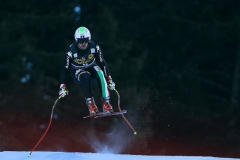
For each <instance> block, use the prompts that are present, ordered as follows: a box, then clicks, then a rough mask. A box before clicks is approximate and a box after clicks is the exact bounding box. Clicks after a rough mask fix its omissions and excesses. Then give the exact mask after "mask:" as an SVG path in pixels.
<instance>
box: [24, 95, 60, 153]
mask: <svg viewBox="0 0 240 160" xmlns="http://www.w3.org/2000/svg"><path fill="white" fill-rule="evenodd" d="M60 98H62V97H61V96H59V97H58V99H57V100H56V101H55V103H54V105H53V107H52V113H51V117H50V121H49V123H48V127H47V129H46V131H45V132H44V134H43V135H42V137H41V138H40V139H39V141H38V142H37V144H36V145H35V146H34V147H33V149H32V150H31V152H30V153H29V155H28V157H30V156H31V154H32V152H33V151H34V150H35V148H36V147H37V146H38V145H39V143H40V142H41V141H42V139H43V138H44V136H45V135H46V134H47V132H48V129H49V128H50V125H51V123H52V116H53V110H54V108H55V106H56V104H57V102H58V100H59V99H60Z"/></svg>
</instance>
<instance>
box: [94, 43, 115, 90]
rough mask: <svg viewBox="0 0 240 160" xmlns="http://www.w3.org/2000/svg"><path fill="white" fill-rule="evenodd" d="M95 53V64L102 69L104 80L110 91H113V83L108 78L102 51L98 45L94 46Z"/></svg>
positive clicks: (110, 78)
mask: <svg viewBox="0 0 240 160" xmlns="http://www.w3.org/2000/svg"><path fill="white" fill-rule="evenodd" d="M96 49H97V53H96V56H95V57H96V62H97V63H98V65H99V67H100V68H101V69H102V71H103V73H104V76H105V79H106V81H107V83H108V88H109V89H110V90H114V89H115V83H114V82H113V81H112V77H111V76H110V72H109V69H108V66H107V63H106V61H105V60H104V58H103V54H102V51H101V49H100V47H99V46H98V45H96Z"/></svg>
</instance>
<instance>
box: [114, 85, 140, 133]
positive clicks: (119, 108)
mask: <svg viewBox="0 0 240 160" xmlns="http://www.w3.org/2000/svg"><path fill="white" fill-rule="evenodd" d="M114 91H115V92H116V93H117V96H118V110H119V112H121V111H122V110H121V107H120V95H119V93H118V91H117V90H116V88H114ZM121 115H122V117H123V119H124V120H125V122H126V123H127V124H128V126H129V127H130V128H131V129H132V130H133V133H134V134H137V132H136V131H135V129H134V128H133V127H132V125H131V124H130V123H129V122H128V120H127V118H126V117H125V116H124V115H123V114H121Z"/></svg>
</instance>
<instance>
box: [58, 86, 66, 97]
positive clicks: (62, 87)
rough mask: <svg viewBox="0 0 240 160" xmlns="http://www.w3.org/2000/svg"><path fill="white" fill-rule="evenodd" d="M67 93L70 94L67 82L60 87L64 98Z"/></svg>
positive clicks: (60, 93)
mask: <svg viewBox="0 0 240 160" xmlns="http://www.w3.org/2000/svg"><path fill="white" fill-rule="evenodd" d="M66 95H68V90H67V88H66V84H61V85H60V88H59V96H60V97H62V98H63V97H65V96H66Z"/></svg>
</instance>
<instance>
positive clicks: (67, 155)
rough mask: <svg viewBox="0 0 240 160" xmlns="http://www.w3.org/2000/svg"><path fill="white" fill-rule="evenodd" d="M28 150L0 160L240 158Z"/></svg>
mask: <svg viewBox="0 0 240 160" xmlns="http://www.w3.org/2000/svg"><path fill="white" fill-rule="evenodd" d="M29 153H30V152H27V151H3V152H0V160H56V159H57V160H108V159H111V160H123V159H124V160H236V159H238V158H220V157H200V156H146V155H128V154H111V153H109V154H106V153H81V152H43V151H34V152H33V153H32V155H31V156H30V157H28V155H29Z"/></svg>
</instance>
